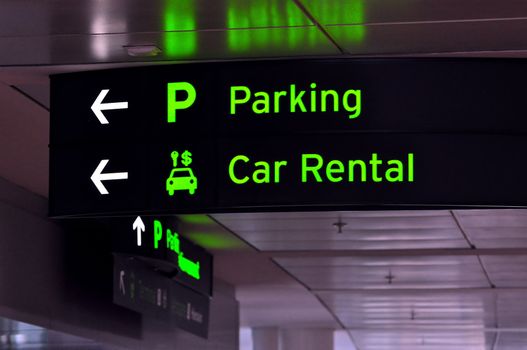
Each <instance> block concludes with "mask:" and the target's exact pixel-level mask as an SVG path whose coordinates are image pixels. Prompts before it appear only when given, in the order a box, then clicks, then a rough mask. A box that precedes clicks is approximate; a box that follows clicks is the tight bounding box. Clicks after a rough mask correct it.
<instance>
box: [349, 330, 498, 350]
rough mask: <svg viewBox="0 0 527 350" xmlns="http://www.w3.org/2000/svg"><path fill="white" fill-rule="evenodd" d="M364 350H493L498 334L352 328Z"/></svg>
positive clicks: (355, 337)
mask: <svg viewBox="0 0 527 350" xmlns="http://www.w3.org/2000/svg"><path fill="white" fill-rule="evenodd" d="M352 336H353V339H354V340H355V341H356V342H357V345H358V346H359V348H360V349H361V350H389V349H397V350H399V349H400V350H443V349H444V350H493V349H492V346H493V344H494V338H495V337H496V335H495V334H492V333H491V334H489V333H484V332H482V331H465V332H463V331H450V332H447V331H404V332H401V331H353V332H352Z"/></svg>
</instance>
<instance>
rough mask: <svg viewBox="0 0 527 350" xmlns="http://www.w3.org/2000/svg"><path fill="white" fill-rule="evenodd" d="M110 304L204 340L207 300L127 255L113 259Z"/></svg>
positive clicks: (207, 319) (206, 333)
mask: <svg viewBox="0 0 527 350" xmlns="http://www.w3.org/2000/svg"><path fill="white" fill-rule="evenodd" d="M113 301H114V303H116V304H118V305H121V306H123V307H126V308H128V309H131V310H134V311H136V312H139V313H141V314H143V315H145V316H148V317H153V318H157V319H159V320H162V321H164V322H168V323H169V324H173V325H174V326H176V327H178V328H181V329H184V330H186V331H188V332H191V333H193V334H196V335H198V336H200V337H203V338H207V336H208V326H209V308H210V300H209V298H208V297H206V296H203V295H201V294H199V293H197V292H195V291H193V290H191V289H188V288H186V287H184V286H182V285H179V284H178V283H175V282H174V281H171V280H170V279H168V278H166V277H164V276H162V275H161V274H159V273H157V272H155V271H154V270H153V269H149V268H148V267H147V266H146V265H145V264H143V263H141V262H140V261H138V260H137V259H135V258H133V257H129V256H123V255H115V256H114V272H113Z"/></svg>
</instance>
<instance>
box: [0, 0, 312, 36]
mask: <svg viewBox="0 0 527 350" xmlns="http://www.w3.org/2000/svg"><path fill="white" fill-rule="evenodd" d="M27 23H31V25H27ZM306 25H312V23H311V21H310V20H309V19H308V18H307V17H306V16H305V15H304V14H303V13H302V11H300V9H299V8H298V7H297V6H296V5H295V4H294V2H293V1H292V0H287V1H284V0H251V1H245V0H215V1H207V0H160V1H150V0H113V1H95V0H76V1H73V2H72V1H69V0H55V1H50V0H41V1H34V0H5V1H2V11H0V36H2V37H6V36H17V37H19V36H40V35H64V34H66V35H71V34H111V33H114V34H118V33H131V32H159V31H182V30H217V29H232V28H261V27H277V26H280V27H285V26H306Z"/></svg>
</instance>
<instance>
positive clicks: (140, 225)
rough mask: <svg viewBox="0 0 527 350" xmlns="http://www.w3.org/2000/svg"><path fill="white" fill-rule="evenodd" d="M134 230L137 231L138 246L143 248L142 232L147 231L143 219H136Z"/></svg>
mask: <svg viewBox="0 0 527 350" xmlns="http://www.w3.org/2000/svg"><path fill="white" fill-rule="evenodd" d="M132 229H133V230H135V231H137V245H138V246H139V247H140V246H141V232H144V231H145V230H146V227H145V223H144V222H143V220H142V219H141V217H140V216H138V217H137V219H135V221H134V224H133V225H132Z"/></svg>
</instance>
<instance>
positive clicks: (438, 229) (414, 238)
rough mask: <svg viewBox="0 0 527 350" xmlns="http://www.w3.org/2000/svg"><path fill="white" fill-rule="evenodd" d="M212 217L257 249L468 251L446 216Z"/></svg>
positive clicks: (442, 213)
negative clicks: (448, 249)
mask: <svg viewBox="0 0 527 350" xmlns="http://www.w3.org/2000/svg"><path fill="white" fill-rule="evenodd" d="M214 217H215V218H216V220H218V221H219V222H221V223H222V224H223V225H225V226H226V227H228V228H229V229H230V230H232V231H233V232H235V233H236V234H238V235H239V236H240V237H242V238H243V239H244V240H246V241H247V242H249V243H250V244H252V245H253V246H255V247H256V248H258V249H260V250H348V249H428V248H468V247H469V245H468V243H467V242H466V240H465V239H464V237H463V235H462V233H461V231H460V230H459V228H458V226H457V224H456V222H455V220H454V218H453V217H452V215H451V214H450V212H449V211H434V212H430V211H392V212H312V213H247V214H220V215H214ZM339 226H340V231H341V232H340V233H339Z"/></svg>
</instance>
